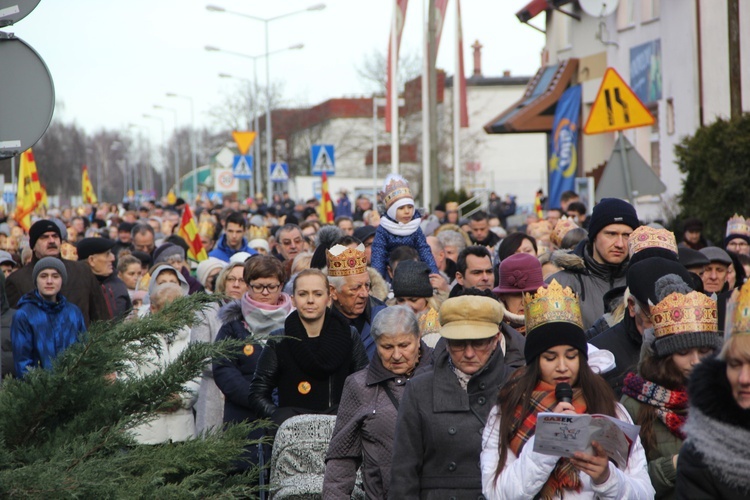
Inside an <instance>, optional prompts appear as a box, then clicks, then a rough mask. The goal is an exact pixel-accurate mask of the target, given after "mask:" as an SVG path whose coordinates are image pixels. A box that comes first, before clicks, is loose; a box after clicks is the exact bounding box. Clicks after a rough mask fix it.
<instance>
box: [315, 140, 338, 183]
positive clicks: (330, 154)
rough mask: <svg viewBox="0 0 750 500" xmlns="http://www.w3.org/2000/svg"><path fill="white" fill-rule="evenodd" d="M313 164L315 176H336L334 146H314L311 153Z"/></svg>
mask: <svg viewBox="0 0 750 500" xmlns="http://www.w3.org/2000/svg"><path fill="white" fill-rule="evenodd" d="M310 156H311V159H310V160H311V164H312V174H313V175H323V172H325V173H326V175H329V176H331V175H334V174H335V173H336V158H335V156H334V151H333V144H313V146H312V148H311V151H310Z"/></svg>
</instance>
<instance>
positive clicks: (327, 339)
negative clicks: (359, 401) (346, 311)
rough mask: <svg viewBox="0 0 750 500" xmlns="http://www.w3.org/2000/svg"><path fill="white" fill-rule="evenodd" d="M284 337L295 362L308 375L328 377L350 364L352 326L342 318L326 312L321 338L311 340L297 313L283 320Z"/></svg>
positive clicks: (328, 310)
mask: <svg viewBox="0 0 750 500" xmlns="http://www.w3.org/2000/svg"><path fill="white" fill-rule="evenodd" d="M284 335H286V336H288V337H293V338H291V339H288V342H287V346H288V347H289V352H290V353H291V355H292V358H294V361H295V362H296V363H297V365H298V366H299V367H300V368H301V369H302V371H304V372H305V373H307V374H309V375H311V376H313V377H317V378H325V377H327V376H329V375H331V374H333V373H335V372H336V371H337V370H338V369H339V367H340V366H341V365H343V364H344V363H348V362H349V360H350V358H351V354H352V346H353V342H352V336H351V328H350V326H349V324H348V323H347V322H346V321H344V320H343V319H341V318H340V317H339V315H337V314H333V313H332V312H331V310H330V309H326V313H325V320H324V321H323V328H321V330H320V336H318V337H308V336H307V330H306V329H305V325H304V324H303V323H302V320H301V319H300V317H299V313H298V312H297V311H296V310H295V311H294V312H292V313H291V314H290V315H289V316H287V318H286V321H284Z"/></svg>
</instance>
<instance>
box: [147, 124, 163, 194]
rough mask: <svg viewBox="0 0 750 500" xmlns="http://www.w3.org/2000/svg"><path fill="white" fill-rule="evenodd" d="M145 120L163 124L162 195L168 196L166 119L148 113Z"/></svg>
mask: <svg viewBox="0 0 750 500" xmlns="http://www.w3.org/2000/svg"><path fill="white" fill-rule="evenodd" d="M143 117H144V118H148V119H149V120H158V121H159V123H161V161H162V165H161V194H162V196H166V195H167V155H166V154H165V153H164V150H165V144H164V137H165V134H164V119H163V118H161V117H160V116H153V115H149V114H148V113H143Z"/></svg>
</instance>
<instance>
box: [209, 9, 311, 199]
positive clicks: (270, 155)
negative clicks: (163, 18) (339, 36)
mask: <svg viewBox="0 0 750 500" xmlns="http://www.w3.org/2000/svg"><path fill="white" fill-rule="evenodd" d="M325 8H326V5H325V4H324V3H318V4H315V5H311V6H310V7H308V8H306V9H302V10H297V11H294V12H288V13H286V14H280V15H278V16H273V17H267V18H263V17H257V16H253V15H250V14H245V13H243V12H235V11H233V10H227V9H225V8H224V7H220V6H218V5H207V6H206V9H207V10H209V11H211V12H221V13H226V14H234V15H236V16H240V17H245V18H247V19H252V20H254V21H259V22H262V23H263V26H264V28H265V39H266V52H265V53H266V56H268V55H269V51H268V24H269V23H270V22H271V21H276V20H278V19H282V18H284V17H289V16H293V15H296V14H301V13H303V12H308V11H316V10H323V9H325ZM272 136H273V130H272V128H271V70H270V65H269V63H268V57H266V151H267V152H268V166H269V169H270V166H271V163H273V137H272ZM271 190H272V182H271V175H270V172H269V175H268V182H267V183H266V193H267V194H266V197H267V202H268V203H271V198H272V193H271Z"/></svg>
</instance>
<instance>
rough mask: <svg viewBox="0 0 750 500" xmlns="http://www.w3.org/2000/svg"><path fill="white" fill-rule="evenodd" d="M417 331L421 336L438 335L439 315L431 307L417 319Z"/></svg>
mask: <svg viewBox="0 0 750 500" xmlns="http://www.w3.org/2000/svg"><path fill="white" fill-rule="evenodd" d="M419 331H420V333H421V334H422V335H423V336H424V335H427V334H428V333H440V314H439V313H438V312H437V311H436V310H435V309H433V308H432V307H430V309H429V310H428V311H427V312H426V313H424V314H422V315H421V316H420V317H419Z"/></svg>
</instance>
